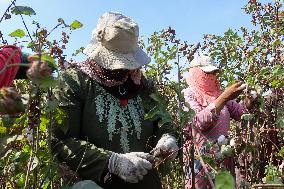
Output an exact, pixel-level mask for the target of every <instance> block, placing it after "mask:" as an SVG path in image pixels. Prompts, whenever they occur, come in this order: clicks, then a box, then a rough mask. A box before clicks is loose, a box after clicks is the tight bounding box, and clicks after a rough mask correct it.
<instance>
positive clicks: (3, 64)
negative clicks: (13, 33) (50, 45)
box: [0, 45, 28, 88]
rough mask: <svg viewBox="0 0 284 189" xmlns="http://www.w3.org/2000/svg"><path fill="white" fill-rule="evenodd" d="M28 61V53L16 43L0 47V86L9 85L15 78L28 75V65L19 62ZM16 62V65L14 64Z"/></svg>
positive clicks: (24, 62)
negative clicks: (22, 65)
mask: <svg viewBox="0 0 284 189" xmlns="http://www.w3.org/2000/svg"><path fill="white" fill-rule="evenodd" d="M26 63H28V54H26V53H23V52H22V51H21V49H20V48H18V47H16V46H14V45H5V46H3V47H1V49H0V72H1V73H0V88H2V87H9V86H10V85H11V84H12V82H13V80H14V79H15V78H18V79H22V78H25V77H26V71H27V67H20V66H19V64H26ZM13 64H14V65H13Z"/></svg>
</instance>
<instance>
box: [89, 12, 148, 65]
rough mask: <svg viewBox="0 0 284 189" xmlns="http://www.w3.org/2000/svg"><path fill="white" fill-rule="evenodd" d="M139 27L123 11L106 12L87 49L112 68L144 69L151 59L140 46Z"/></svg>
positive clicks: (94, 56) (91, 56) (94, 57)
mask: <svg viewBox="0 0 284 189" xmlns="http://www.w3.org/2000/svg"><path fill="white" fill-rule="evenodd" d="M138 36H139V27H138V25H137V23H136V22H134V21H133V20H132V19H131V18H129V17H126V16H124V15H122V14H120V13H114V12H108V13H105V14H103V15H102V16H101V17H100V19H99V21H98V24H97V27H96V28H95V29H94V30H93V32H92V39H91V42H90V44H89V45H87V47H86V48H85V50H84V53H85V54H87V55H88V57H89V58H91V59H93V60H94V61H95V62H96V63H97V64H99V65H101V66H102V67H104V68H106V69H110V70H115V69H129V70H134V69H138V68H141V67H142V66H143V65H145V64H146V63H149V62H150V61H151V59H150V58H149V57H148V56H147V54H146V53H145V52H144V51H143V50H142V49H141V48H140V47H139V46H138Z"/></svg>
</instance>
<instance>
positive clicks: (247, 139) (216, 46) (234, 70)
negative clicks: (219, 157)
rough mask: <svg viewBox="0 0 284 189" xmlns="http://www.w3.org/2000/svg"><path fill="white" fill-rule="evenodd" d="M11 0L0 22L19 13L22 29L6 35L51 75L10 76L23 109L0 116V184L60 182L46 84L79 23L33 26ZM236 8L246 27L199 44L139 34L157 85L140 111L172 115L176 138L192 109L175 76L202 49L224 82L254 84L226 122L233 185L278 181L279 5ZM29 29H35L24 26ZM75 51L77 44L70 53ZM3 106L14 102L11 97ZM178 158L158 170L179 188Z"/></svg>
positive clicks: (68, 181) (52, 103)
mask: <svg viewBox="0 0 284 189" xmlns="http://www.w3.org/2000/svg"><path fill="white" fill-rule="evenodd" d="M15 3H16V0H14V1H12V3H11V5H10V6H9V7H8V8H7V10H6V12H5V13H4V15H3V16H2V17H1V20H0V22H2V21H3V22H9V19H10V18H11V17H12V16H20V17H21V18H22V21H23V23H24V26H25V28H24V29H15V31H14V32H12V33H10V34H9V36H10V37H11V38H14V42H15V44H16V45H21V46H25V47H27V48H30V49H31V50H32V51H33V52H34V53H39V54H40V56H38V59H39V60H45V61H47V62H48V63H49V66H50V67H52V69H53V70H54V71H55V74H53V75H49V76H47V77H43V76H42V75H41V74H39V73H37V74H33V75H32V77H29V79H27V80H18V81H15V82H14V86H15V87H16V88H17V90H18V91H19V93H20V94H21V96H22V97H21V98H22V100H23V103H24V105H25V107H26V108H25V111H24V113H21V114H16V115H15V114H14V115H2V116H1V121H0V134H1V147H0V158H1V159H0V167H1V171H0V182H1V188H61V187H65V188H67V187H68V186H71V185H72V183H73V182H74V181H75V180H76V178H75V177H74V175H73V173H72V172H70V170H68V169H66V167H62V166H61V165H58V164H57V163H56V161H55V157H54V156H53V155H52V154H51V153H50V151H49V149H50V148H49V147H50V130H51V127H52V125H53V124H54V123H55V122H58V123H59V124H60V122H62V120H63V118H64V116H65V115H64V114H63V113H62V112H60V111H59V110H58V109H57V105H58V102H57V100H56V99H55V97H54V95H53V88H54V87H55V86H56V85H59V84H60V83H58V82H57V80H56V77H57V75H58V74H60V71H61V70H63V69H64V68H65V62H66V56H65V55H64V51H65V49H66V44H67V43H68V40H69V38H70V35H71V33H72V32H73V31H74V30H76V29H78V28H81V27H82V26H83V25H82V23H80V22H79V21H77V20H74V21H73V22H72V23H65V21H64V19H62V18H59V19H58V20H57V22H56V23H55V26H54V27H53V28H51V29H48V28H45V27H44V26H43V25H42V23H38V22H36V21H34V22H33V25H34V26H33V27H31V26H27V25H26V24H25V21H24V19H25V17H26V16H34V15H35V14H36V12H35V11H34V10H33V9H32V8H31V7H26V6H16V4H15ZM244 11H245V12H246V13H247V14H249V15H251V22H252V25H253V26H254V29H252V30H249V29H247V28H243V27H242V28H240V29H238V30H234V29H228V31H227V32H225V33H224V35H221V36H217V35H213V34H207V35H204V41H203V42H202V43H201V45H200V44H189V43H188V42H186V41H182V40H181V39H178V38H177V37H176V31H175V30H174V29H173V28H167V29H164V30H162V31H160V32H154V33H153V34H152V35H151V36H149V37H148V38H147V40H143V39H141V41H140V45H141V46H142V47H143V48H144V49H145V50H146V51H147V52H148V54H149V55H151V57H152V60H153V61H152V62H155V63H153V64H149V65H147V66H146V67H145V69H144V71H145V74H146V76H147V77H148V78H149V79H152V80H153V81H154V82H155V83H156V86H157V88H158V92H159V93H157V94H153V95H152V98H153V99H154V100H156V101H158V102H159V106H157V107H154V108H153V109H152V110H151V111H150V112H149V113H148V114H147V115H146V118H152V117H154V116H156V115H158V116H161V117H162V122H161V123H160V124H161V125H162V124H163V122H168V121H173V122H174V123H175V124H176V126H177V128H178V130H179V134H180V137H179V141H180V144H182V143H183V137H182V126H183V125H185V123H187V122H188V121H189V120H190V119H191V117H192V116H193V113H192V111H189V112H186V111H184V106H186V105H185V104H184V100H183V95H182V93H181V90H182V89H184V88H185V87H186V85H185V82H184V78H183V77H184V73H185V72H186V69H187V67H188V62H190V61H191V60H192V58H193V57H194V53H195V52H196V51H197V50H198V49H199V50H200V51H203V52H204V53H208V54H209V55H210V56H211V57H212V58H213V59H214V61H216V62H217V63H218V64H219V65H220V66H221V67H222V70H223V72H222V75H221V76H220V79H221V81H222V84H223V86H224V87H225V86H227V85H228V84H231V83H234V82H235V81H236V80H240V79H241V80H244V81H246V82H247V83H248V85H249V88H250V89H249V91H250V90H256V91H257V93H258V95H259V99H258V103H257V104H255V106H254V109H253V111H252V112H251V114H247V115H245V116H243V120H242V121H241V123H240V124H241V126H239V124H238V123H234V124H232V129H231V131H232V132H231V137H232V138H234V139H235V145H234V146H233V152H234V157H235V161H236V166H237V167H238V169H239V170H240V171H241V172H242V173H243V175H244V176H245V178H246V181H245V182H242V183H241V185H242V188H249V187H250V186H252V185H253V184H255V183H262V182H264V183H268V184H269V183H276V184H279V183H281V182H282V183H283V175H284V173H283V166H284V162H283V159H284V147H283V140H284V117H283V107H284V106H283V85H284V68H283V61H284V56H283V50H284V49H283V36H284V35H283V34H284V12H283V8H282V3H280V2H279V1H276V2H274V3H269V4H261V3H259V2H258V1H255V0H250V1H248V3H247V4H246V5H245V7H244ZM30 28H36V29H35V30H33V31H30ZM51 33H52V34H53V35H51ZM51 36H52V37H54V36H55V38H52V37H51ZM0 38H1V43H2V44H6V43H7V41H6V40H5V39H4V38H3V35H1V31H0ZM82 50H83V48H80V49H78V50H77V51H76V52H75V53H74V56H75V55H77V54H79V53H81V52H82ZM44 53H47V54H46V55H44ZM42 55H43V56H42ZM55 62H58V64H55ZM1 94H2V95H1V98H2V99H7V98H4V97H6V96H7V93H5V92H4V91H3V90H2V91H1ZM5 95H6V96H5ZM245 95H250V93H249V92H248V93H247V94H245ZM242 98H243V97H241V98H240V99H242ZM13 103H14V104H13ZM10 105H11V106H15V105H16V102H12V104H10ZM165 109H167V111H165ZM196 150H197V151H198V149H196ZM189 155H192V154H189ZM180 157H182V153H181V152H180ZM203 159H204V161H205V163H208V164H210V165H211V166H212V167H214V168H216V175H215V176H216V177H215V176H213V178H215V179H216V182H215V183H216V188H231V187H232V184H233V180H232V176H231V175H230V174H228V172H226V171H225V170H223V169H222V168H221V167H218V165H217V166H216V159H215V158H214V157H203ZM255 160H258V161H255ZM188 161H191V160H190V159H189V160H188ZM182 164H183V163H182V159H181V158H178V159H177V160H176V161H175V162H173V163H172V170H173V171H171V172H170V174H168V175H163V184H164V188H183V186H184V174H183V170H182ZM58 167H60V169H58ZM264 167H265V168H264ZM58 170H59V171H58Z"/></svg>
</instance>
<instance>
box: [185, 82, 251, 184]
mask: <svg viewBox="0 0 284 189" xmlns="http://www.w3.org/2000/svg"><path fill="white" fill-rule="evenodd" d="M183 92H184V98H185V102H187V103H188V104H189V105H190V108H191V109H193V110H194V111H195V113H196V115H195V117H194V118H193V120H192V121H191V122H190V123H188V124H187V125H186V127H185V128H184V133H185V135H190V133H191V126H192V125H193V124H194V125H195V127H194V129H193V135H192V136H193V138H194V139H195V140H194V143H195V148H196V147H198V148H199V149H202V144H203V143H204V142H205V141H208V140H214V139H218V137H219V136H220V135H224V136H226V135H228V132H229V127H230V118H233V119H235V120H240V119H241V116H242V114H244V113H246V112H247V108H246V106H245V105H244V104H241V103H237V102H236V101H235V100H231V101H229V102H227V104H226V105H225V106H224V108H223V109H222V110H221V112H220V115H217V114H216V113H215V111H214V109H215V104H214V102H212V103H211V104H209V105H208V106H207V107H203V106H201V105H200V104H199V103H198V101H197V100H196V98H195V95H194V92H193V91H192V90H191V89H189V88H187V89H184V90H183ZM191 142H192V140H190V139H188V140H186V141H185V143H184V149H183V150H184V155H185V157H186V156H187V155H186V154H188V152H189V145H190V143H191ZM187 158H188V157H187ZM186 162H188V161H185V162H184V163H185V164H186ZM185 168H186V169H189V165H185ZM186 172H187V171H186ZM187 178H189V177H187ZM206 180H207V179H206V178H205V175H204V171H201V172H200V174H199V175H197V176H196V183H197V184H195V187H196V188H210V187H208V182H207V181H206ZM191 187H192V186H191V183H190V182H188V183H187V184H186V188H188V189H189V188H191Z"/></svg>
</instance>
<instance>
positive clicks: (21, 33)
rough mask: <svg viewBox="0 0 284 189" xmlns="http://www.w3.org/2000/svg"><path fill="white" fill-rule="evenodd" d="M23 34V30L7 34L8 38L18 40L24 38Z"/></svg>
mask: <svg viewBox="0 0 284 189" xmlns="http://www.w3.org/2000/svg"><path fill="white" fill-rule="evenodd" d="M25 35H26V34H25V32H24V30H22V29H17V30H15V31H13V32H12V33H10V34H9V36H11V37H20V38H22V37H25Z"/></svg>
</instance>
